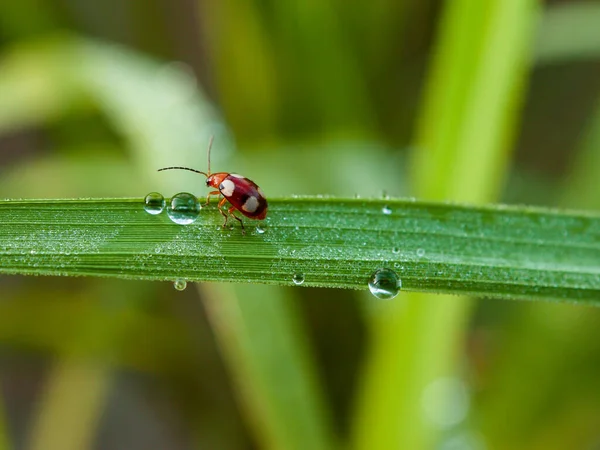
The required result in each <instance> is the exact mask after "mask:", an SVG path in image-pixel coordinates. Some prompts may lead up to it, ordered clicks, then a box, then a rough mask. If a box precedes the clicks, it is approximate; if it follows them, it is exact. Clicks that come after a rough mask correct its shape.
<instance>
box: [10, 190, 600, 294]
mask: <svg viewBox="0 0 600 450" xmlns="http://www.w3.org/2000/svg"><path fill="white" fill-rule="evenodd" d="M221 224H222V217H221V215H220V214H218V213H217V212H216V210H215V207H214V206H211V207H208V208H205V209H204V210H202V211H201V213H200V218H199V219H198V220H197V222H195V223H194V224H192V225H188V226H180V225H176V224H174V223H173V222H171V221H170V220H169V219H168V218H167V217H166V215H164V214H163V215H160V216H152V215H149V214H147V213H145V212H144V210H143V203H142V201H141V200H140V199H121V200H117V199H113V200H110V199H107V200H71V201H68V200H55V201H48V200H46V201H26V200H23V201H16V200H12V201H11V200H9V201H3V202H0V225H1V227H0V250H1V253H0V272H2V273H21V274H32V275H42V274H47V275H72V276H76V275H96V276H109V277H119V278H132V279H148V280H175V279H185V280H192V281H240V282H256V283H269V284H279V285H294V282H293V277H294V275H295V274H299V275H302V276H303V277H304V283H303V284H304V285H306V286H325V287H343V288H355V289H366V288H367V281H368V280H369V278H370V276H371V274H372V273H373V272H374V271H375V270H377V269H379V268H383V267H387V268H390V269H392V270H395V271H396V272H397V274H398V275H399V277H400V278H401V280H402V287H403V289H407V290H418V291H433V292H451V293H469V294H479V295H488V296H493V297H504V298H532V299H533V298H548V299H557V300H561V299H562V300H581V301H586V302H590V303H592V304H595V303H597V301H598V291H599V289H600V277H599V274H600V251H599V250H600V217H599V216H598V215H594V214H583V213H581V214H576V213H568V212H553V211H549V210H543V209H532V208H527V207H505V206H496V207H486V208H474V207H471V208H470V207H465V206H460V205H451V204H433V203H418V202H406V201H400V200H388V201H382V200H359V199H351V200H350V199H349V200H339V199H323V198H312V199H310V198H295V199H282V200H278V199H274V200H272V201H271V210H270V215H269V217H268V218H267V219H266V220H265V221H264V222H263V223H262V224H260V227H261V228H258V227H257V226H256V225H255V224H253V223H252V222H251V221H250V220H248V219H246V227H247V229H248V233H247V234H246V235H245V236H243V235H242V234H241V231H240V228H239V225H238V224H237V222H236V224H234V226H233V227H232V229H227V230H222V229H221Z"/></svg>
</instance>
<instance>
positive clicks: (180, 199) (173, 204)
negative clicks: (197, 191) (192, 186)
mask: <svg viewBox="0 0 600 450" xmlns="http://www.w3.org/2000/svg"><path fill="white" fill-rule="evenodd" d="M201 209H202V206H200V202H199V201H198V199H197V198H196V197H195V196H193V195H192V194H188V193H187V192H180V193H179V194H176V195H174V196H173V198H172V199H171V201H170V202H169V204H168V206H167V215H168V216H169V219H171V220H172V221H173V222H175V223H176V224H178V225H189V224H190V223H193V222H194V221H195V220H196V219H197V218H198V214H200V210H201Z"/></svg>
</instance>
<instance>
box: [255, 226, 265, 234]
mask: <svg viewBox="0 0 600 450" xmlns="http://www.w3.org/2000/svg"><path fill="white" fill-rule="evenodd" d="M265 231H267V229H266V228H264V227H262V226H260V225H259V226H257V227H256V232H257V233H258V234H265Z"/></svg>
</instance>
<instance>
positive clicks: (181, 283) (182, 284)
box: [173, 280, 187, 291]
mask: <svg viewBox="0 0 600 450" xmlns="http://www.w3.org/2000/svg"><path fill="white" fill-rule="evenodd" d="M173 287H174V288H175V289H177V290H178V291H183V290H185V288H186V287H187V281H185V280H175V281H174V282H173Z"/></svg>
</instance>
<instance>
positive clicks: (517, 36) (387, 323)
mask: <svg viewBox="0 0 600 450" xmlns="http://www.w3.org/2000/svg"><path fill="white" fill-rule="evenodd" d="M536 5H537V2H536V1H535V0H527V1H523V0H508V1H507V0H495V1H486V2H479V1H477V0H455V1H449V2H445V11H444V14H443V15H442V17H441V22H440V31H439V35H438V38H437V42H436V52H435V59H434V61H433V64H432V67H431V69H430V74H429V80H428V84H427V88H426V91H425V92H426V95H425V98H424V102H423V110H422V113H421V116H420V118H419V124H418V129H417V138H416V143H415V145H414V148H415V158H414V159H415V161H414V166H413V170H412V175H413V177H414V178H413V182H414V193H415V194H416V195H417V196H418V197H419V198H425V199H431V200H450V199H451V200H457V201H466V202H473V203H482V202H490V201H493V199H494V198H495V197H496V196H497V194H498V192H499V190H500V186H501V181H502V179H503V176H504V173H505V170H506V164H507V160H508V151H507V148H508V145H507V144H508V142H509V141H510V138H511V136H512V134H513V125H514V123H515V121H516V120H515V119H516V117H517V116H516V115H515V113H514V111H515V106H516V105H518V103H519V99H520V94H521V89H520V88H521V87H522V85H523V82H524V79H525V75H526V69H527V66H528V63H527V61H528V59H527V56H526V55H527V48H528V47H529V45H530V40H531V35H532V31H533V30H532V29H533V22H534V18H535V17H536V13H537V8H536ZM508 29H510V30H511V32H510V33H507V32H506V30H508ZM469 222H470V221H467V222H465V223H469ZM470 223H471V224H472V222H470ZM517 228H518V227H517ZM517 228H514V229H513V230H515V231H516V229H517ZM456 243H457V244H458V242H456ZM472 243H474V241H472ZM459 247H460V250H459ZM459 247H457V251H459V252H462V253H463V254H464V253H468V252H469V248H471V249H472V248H473V245H472V244H466V243H465V244H463V245H461V244H459ZM534 252H535V250H533V249H530V250H529V251H528V253H534ZM446 254H447V255H448V254H449V253H446ZM482 256H483V255H482ZM465 269H466V272H471V271H470V270H469V269H467V268H466V266H464V267H463V270H465ZM471 273H472V272H471ZM595 276H597V275H595ZM533 279H535V280H536V281H535V283H537V282H539V281H541V278H539V277H537V276H534V277H533V278H532V279H531V281H533ZM490 287H491V286H490ZM497 288H498V286H496V287H494V288H493V289H497ZM500 290H501V289H500ZM463 293H465V294H466V293H469V292H466V291H465V292H463ZM471 293H475V292H471ZM479 294H480V295H481V294H482V293H481V292H480V293H479ZM518 296H519V294H516V295H515V297H518ZM469 310H470V302H468V300H467V299H465V298H464V297H454V298H451V297H447V298H446V297H440V296H437V297H434V296H429V295H424V294H411V295H409V296H407V297H406V303H405V304H403V305H401V306H400V305H399V304H394V305H393V306H391V307H390V308H388V309H384V310H383V311H382V313H381V314H374V316H373V318H374V320H373V334H374V337H373V347H372V350H371V351H372V353H371V355H370V358H369V360H368V362H367V366H366V369H367V371H366V374H365V379H364V386H363V389H362V391H361V393H360V394H361V395H360V397H359V401H358V405H357V415H356V422H355V423H356V428H355V437H354V444H355V445H354V448H355V449H356V450H366V449H370V448H419V449H428V448H435V445H436V443H437V441H438V436H439V433H440V431H442V430H441V426H440V424H438V423H436V422H435V419H434V418H432V417H431V416H430V415H429V414H428V413H427V411H430V410H432V409H434V410H439V409H440V408H443V407H444V405H446V402H447V401H448V396H447V395H446V394H447V393H440V392H438V393H437V394H436V395H435V398H433V399H432V398H430V397H431V396H429V397H427V392H429V391H428V389H429V388H430V387H432V386H435V383H436V381H438V380H443V377H449V376H453V375H454V374H455V364H456V359H457V351H458V348H459V343H460V341H461V336H462V330H463V329H464V325H465V323H466V321H467V318H468V314H469Z"/></svg>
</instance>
